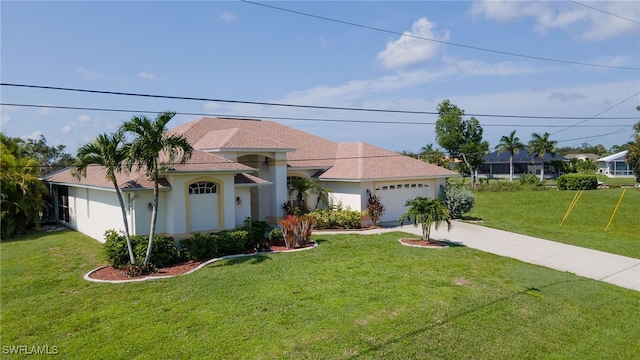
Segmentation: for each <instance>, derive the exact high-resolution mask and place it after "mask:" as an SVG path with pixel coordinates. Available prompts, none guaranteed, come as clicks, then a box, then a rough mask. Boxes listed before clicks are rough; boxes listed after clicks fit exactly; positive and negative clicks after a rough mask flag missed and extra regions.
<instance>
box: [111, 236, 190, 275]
mask: <svg viewBox="0 0 640 360" xmlns="http://www.w3.org/2000/svg"><path fill="white" fill-rule="evenodd" d="M105 240H106V241H105V243H104V245H103V246H104V249H105V252H106V255H107V260H109V263H110V264H111V265H112V266H113V267H115V268H118V269H121V268H123V267H125V266H128V265H131V264H130V263H129V252H128V250H127V240H126V238H125V237H124V235H121V234H119V233H118V232H117V231H115V230H114V229H110V230H107V231H106V232H105ZM148 240H149V238H148V237H147V236H146V235H134V236H131V247H132V248H133V254H134V257H135V259H136V265H140V264H142V262H143V260H144V257H145V254H146V252H147V243H148ZM181 259H182V258H181V255H180V252H179V251H178V248H177V247H176V244H175V241H174V239H173V238H172V237H170V236H160V235H156V236H155V237H154V238H153V248H152V249H151V263H152V264H153V265H154V266H155V267H165V266H167V265H171V264H175V263H177V262H179V261H180V260H181Z"/></svg>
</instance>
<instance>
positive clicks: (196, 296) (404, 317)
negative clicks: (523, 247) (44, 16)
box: [0, 231, 640, 359]
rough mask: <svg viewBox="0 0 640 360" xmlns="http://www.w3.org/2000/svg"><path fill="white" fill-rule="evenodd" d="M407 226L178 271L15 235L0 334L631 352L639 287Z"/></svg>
mask: <svg viewBox="0 0 640 360" xmlns="http://www.w3.org/2000/svg"><path fill="white" fill-rule="evenodd" d="M403 236H406V234H403V233H391V234H384V235H369V236H366V235H333V236H330V235H314V237H313V238H314V239H315V240H316V241H318V242H319V244H320V245H319V246H318V247H317V248H316V249H313V250H307V251H302V252H296V253H284V254H269V255H258V256H255V257H245V258H235V259H229V260H225V261H221V262H218V263H214V264H211V265H209V266H207V267H205V268H203V269H201V270H198V271H197V272H195V273H193V274H190V275H185V276H181V277H176V278H172V279H167V280H156V281H150V282H142V283H129V284H102V283H91V282H87V281H85V280H83V279H82V276H83V275H84V274H85V273H86V272H87V271H89V270H91V269H93V268H95V267H96V266H98V265H102V264H104V263H105V261H104V257H103V256H102V253H101V251H102V250H101V245H100V244H98V243H97V242H95V241H94V240H92V239H90V238H88V237H85V236H84V235H81V234H79V233H76V232H72V231H65V232H57V233H51V234H47V235H44V236H34V237H31V238H27V239H23V240H19V241H12V242H3V243H1V244H0V250H1V256H2V259H1V260H2V261H1V263H0V264H1V265H0V266H1V268H0V270H1V278H0V279H1V282H2V288H1V295H2V298H1V300H2V303H1V305H2V308H1V309H2V312H1V316H2V318H1V323H0V331H1V343H2V349H3V350H2V351H3V358H9V357H10V356H8V355H7V354H6V352H5V350H7V351H8V347H10V346H19V345H27V346H49V348H51V347H53V346H55V347H56V349H57V351H58V353H59V356H61V358H65V359H100V358H109V359H132V358H137V359H138V358H139V359H176V358H185V359H186V358H207V359H208V358H213V359H222V358H226V359H272V358H291V359H355V358H363V359H426V358H440V359H452V358H463V359H470V358H475V359H497V358H500V359H522V358H555V359H606V358H610V359H632V358H636V356H637V354H638V353H640V343H638V341H637V334H638V333H640V318H639V316H638V314H640V293H639V292H636V291H632V290H628V289H623V288H619V287H616V286H613V285H610V284H606V283H601V282H597V281H594V280H589V279H585V278H581V277H577V276H574V275H571V274H568V273H562V272H558V271H554V270H550V269H546V268H542V267H538V266H534V265H530V264H526V263H522V262H520V261H516V260H513V259H508V258H502V257H498V256H495V255H491V254H488V253H483V252H480V251H476V250H473V249H469V248H465V247H451V248H447V249H439V250H433V249H421V248H414V247H405V246H402V245H400V244H399V242H398V239H399V238H401V237H403Z"/></svg>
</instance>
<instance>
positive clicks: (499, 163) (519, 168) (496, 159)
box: [478, 150, 567, 178]
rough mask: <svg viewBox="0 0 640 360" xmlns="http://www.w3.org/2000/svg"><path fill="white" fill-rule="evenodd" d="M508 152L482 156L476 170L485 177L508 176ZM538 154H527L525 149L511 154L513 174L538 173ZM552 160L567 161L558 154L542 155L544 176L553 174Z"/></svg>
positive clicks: (539, 166)
mask: <svg viewBox="0 0 640 360" xmlns="http://www.w3.org/2000/svg"><path fill="white" fill-rule="evenodd" d="M509 155H510V154H509V152H503V153H501V154H498V152H497V151H494V152H492V153H490V154H488V155H486V156H485V157H484V158H483V161H484V163H483V165H482V167H480V169H479V170H478V174H479V175H484V176H486V177H489V178H491V177H508V176H509ZM540 160H541V159H540V157H539V156H533V154H532V155H529V154H527V151H526V150H521V151H520V152H519V153H518V154H514V155H513V174H514V176H522V175H524V174H537V175H540V169H541V161H540ZM554 160H561V161H567V159H565V158H564V157H562V156H560V155H551V154H548V153H547V154H545V155H544V174H545V177H553V176H555V174H554V173H553V172H552V171H551V162H552V161H554Z"/></svg>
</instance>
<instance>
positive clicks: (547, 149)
mask: <svg viewBox="0 0 640 360" xmlns="http://www.w3.org/2000/svg"><path fill="white" fill-rule="evenodd" d="M549 136H551V134H549V133H548V132H546V133H544V134H542V135H540V134H538V133H533V134H531V141H529V155H531V154H533V153H535V156H536V157H538V156H539V157H540V162H541V169H540V181H544V155H545V154H547V153H549V154H551V155H555V154H556V145H557V144H558V142H557V141H555V140H554V141H551V140H549Z"/></svg>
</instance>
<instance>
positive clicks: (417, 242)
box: [400, 238, 447, 248]
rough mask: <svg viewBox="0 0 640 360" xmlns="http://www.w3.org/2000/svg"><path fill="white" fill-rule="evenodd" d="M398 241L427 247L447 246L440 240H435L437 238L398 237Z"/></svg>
mask: <svg viewBox="0 0 640 360" xmlns="http://www.w3.org/2000/svg"><path fill="white" fill-rule="evenodd" d="M400 242H401V243H403V244H405V245H411V246H421V247H429V248H444V247H447V244H445V243H443V242H441V241H437V240H429V241H426V240H422V239H415V238H405V239H400Z"/></svg>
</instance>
